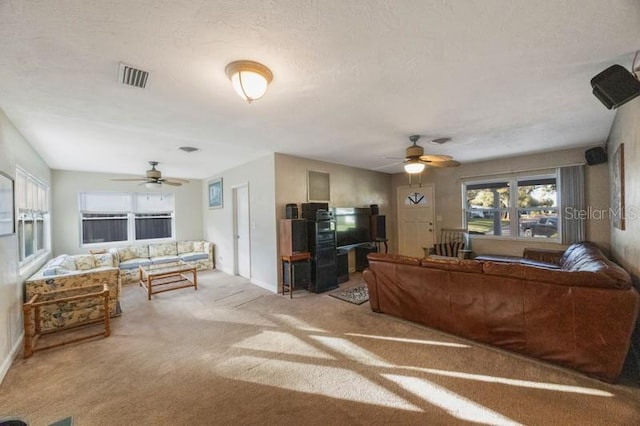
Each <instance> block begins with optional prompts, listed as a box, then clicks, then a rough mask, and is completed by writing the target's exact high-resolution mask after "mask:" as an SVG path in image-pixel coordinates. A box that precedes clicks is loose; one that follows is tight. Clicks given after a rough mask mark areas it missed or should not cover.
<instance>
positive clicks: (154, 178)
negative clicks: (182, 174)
mask: <svg viewBox="0 0 640 426" xmlns="http://www.w3.org/2000/svg"><path fill="white" fill-rule="evenodd" d="M149 164H150V165H151V169H149V170H147V172H146V175H145V176H144V177H139V178H124V179H111V180H113V181H143V182H144V185H145V186H146V187H147V188H154V187H155V188H159V187H160V186H162V185H163V184H164V185H171V186H182V184H183V183H189V181H188V180H186V179H178V178H167V179H165V178H163V177H162V172H161V171H160V170H158V169H156V166H157V165H158V162H157V161H149ZM141 185H142V184H141Z"/></svg>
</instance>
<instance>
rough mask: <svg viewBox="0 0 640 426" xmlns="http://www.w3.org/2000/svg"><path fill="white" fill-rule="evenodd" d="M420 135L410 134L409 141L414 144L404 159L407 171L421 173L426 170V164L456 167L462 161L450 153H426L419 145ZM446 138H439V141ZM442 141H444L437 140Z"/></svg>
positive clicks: (408, 149)
mask: <svg viewBox="0 0 640 426" xmlns="http://www.w3.org/2000/svg"><path fill="white" fill-rule="evenodd" d="M419 139H420V135H411V136H409V141H411V143H412V145H411V146H410V147H408V148H407V150H406V158H405V160H404V170H405V171H406V172H407V173H410V174H413V173H420V172H422V171H423V170H424V168H425V166H430V167H456V166H459V165H460V163H459V162H458V161H455V160H454V159H453V157H451V156H450V155H434V154H427V155H425V154H424V148H423V147H421V146H420V145H418V140H419ZM441 140H445V139H444V138H441V139H438V141H441ZM437 143H442V142H437Z"/></svg>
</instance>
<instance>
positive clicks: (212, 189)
mask: <svg viewBox="0 0 640 426" xmlns="http://www.w3.org/2000/svg"><path fill="white" fill-rule="evenodd" d="M209 208H210V209H221V208H222V178H218V179H215V180H212V181H211V182H209Z"/></svg>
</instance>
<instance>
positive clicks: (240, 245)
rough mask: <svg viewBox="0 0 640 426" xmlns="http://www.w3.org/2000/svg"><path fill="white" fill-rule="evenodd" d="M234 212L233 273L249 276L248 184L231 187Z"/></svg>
mask: <svg viewBox="0 0 640 426" xmlns="http://www.w3.org/2000/svg"><path fill="white" fill-rule="evenodd" d="M233 208H234V212H235V220H234V225H235V226H234V228H235V229H234V234H235V274H236V275H240V276H241V277H245V278H251V233H250V225H249V185H248V184H247V185H242V186H238V187H235V188H233Z"/></svg>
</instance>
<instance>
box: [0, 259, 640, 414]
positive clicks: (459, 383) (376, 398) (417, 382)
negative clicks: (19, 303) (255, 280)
mask: <svg viewBox="0 0 640 426" xmlns="http://www.w3.org/2000/svg"><path fill="white" fill-rule="evenodd" d="M199 284H200V285H199V289H198V291H194V290H193V289H192V288H187V289H182V290H176V291H172V292H167V293H162V294H158V295H155V296H154V297H153V299H152V300H151V301H147V299H146V294H145V292H144V290H143V289H141V288H139V287H137V286H136V285H127V286H125V287H124V288H123V300H122V305H123V311H124V312H123V315H122V317H120V318H117V319H114V320H113V323H112V329H113V334H112V336H111V337H109V338H106V339H95V340H91V341H85V342H80V343H77V344H72V345H67V346H64V347H61V348H57V349H52V350H49V351H43V352H39V353H36V354H35V355H34V356H33V357H31V358H29V359H27V360H22V359H18V360H16V361H15V362H14V364H13V366H12V367H11V368H10V370H9V372H8V374H7V376H6V378H5V379H4V381H3V383H2V384H1V385H0V419H2V418H6V417H19V418H22V419H24V420H25V421H27V422H28V424H29V425H34V426H38V425H48V424H50V423H53V422H54V421H57V420H60V419H63V418H65V417H68V416H72V417H73V421H74V425H75V426H85V425H91V426H93V425H226V424H228V425H263V424H268V425H279V424H282V425H284V424H304V425H339V424H355V425H411V424H422V425H424V424H429V425H445V424H446V425H449V424H469V423H479V424H526V425H550V424H562V425H578V424H579V425H591V424H593V425H632V424H640V389H638V388H635V387H631V386H625V385H609V384H606V383H602V382H599V381H597V380H593V379H590V378H588V377H585V376H582V375H580V374H577V373H573V372H571V371H568V370H564V369H560V368H556V367H553V366H550V365H548V364H543V363H541V362H537V361H532V360H530V359H526V358H523V357H520V356H516V355H512V354H509V353H506V352H503V351H500V350H497V349H493V348H489V347H486V346H482V345H477V344H474V343H471V342H468V341H466V340H462V339H458V338H455V337H453V336H448V335H444V334H441V333H439V332H436V331H433V330H430V329H426V328H424V327H421V326H418V325H414V324H411V323H409V322H406V321H402V320H398V319H394V318H392V317H388V316H385V315H381V314H375V313H373V312H371V309H370V307H369V303H368V302H367V303H364V304H362V305H359V306H358V305H354V304H352V303H346V302H344V301H341V300H338V299H336V298H333V297H330V296H328V295H327V294H312V293H308V292H307V291H305V290H298V291H296V292H295V293H294V298H293V300H290V299H289V297H288V296H286V297H283V296H281V295H274V294H271V293H269V292H267V291H265V290H262V289H260V288H258V287H255V286H253V285H251V284H249V283H248V282H247V281H246V280H243V279H239V278H236V277H231V276H229V275H226V274H224V273H222V272H217V271H211V272H204V273H201V274H200V275H199ZM354 284H355V283H354V282H352V281H349V282H346V283H343V284H342V285H341V288H347V287H349V286H351V285H354Z"/></svg>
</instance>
